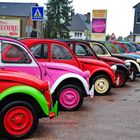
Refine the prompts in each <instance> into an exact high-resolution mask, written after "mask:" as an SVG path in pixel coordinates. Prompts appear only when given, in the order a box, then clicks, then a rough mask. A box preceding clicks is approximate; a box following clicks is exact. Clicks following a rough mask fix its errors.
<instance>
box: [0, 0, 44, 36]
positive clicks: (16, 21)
mask: <svg viewBox="0 0 140 140" xmlns="http://www.w3.org/2000/svg"><path fill="white" fill-rule="evenodd" d="M33 6H38V4H37V3H9V2H0V36H8V37H15V38H22V37H42V25H41V24H42V21H32V19H31V8H32V7H33Z"/></svg>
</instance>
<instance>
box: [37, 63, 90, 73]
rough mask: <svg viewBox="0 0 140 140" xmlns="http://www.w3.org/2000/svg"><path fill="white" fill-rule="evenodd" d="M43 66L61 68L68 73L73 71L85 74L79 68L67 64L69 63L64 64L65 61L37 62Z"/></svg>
mask: <svg viewBox="0 0 140 140" xmlns="http://www.w3.org/2000/svg"><path fill="white" fill-rule="evenodd" d="M39 63H40V64H41V65H42V66H43V67H46V68H48V69H56V70H63V71H67V72H70V73H75V74H78V75H81V76H83V75H84V74H85V72H87V71H85V72H83V71H82V70H81V69H79V68H77V67H75V66H73V65H69V64H65V63H55V62H39Z"/></svg>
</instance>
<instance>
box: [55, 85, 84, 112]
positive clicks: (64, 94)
mask: <svg viewBox="0 0 140 140" xmlns="http://www.w3.org/2000/svg"><path fill="white" fill-rule="evenodd" d="M57 99H58V101H59V109H61V110H65V111H75V110H78V109H79V108H80V107H81V105H82V104H83V100H84V97H83V93H82V90H81V89H80V88H79V87H78V86H76V85H71V84H69V85H64V86H63V87H61V88H60V90H59V91H58V92H57Z"/></svg>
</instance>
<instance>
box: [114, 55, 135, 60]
mask: <svg viewBox="0 0 140 140" xmlns="http://www.w3.org/2000/svg"><path fill="white" fill-rule="evenodd" d="M112 56H113V57H117V58H120V59H124V60H128V59H131V60H136V59H135V58H134V57H132V56H128V55H127V54H126V55H124V54H112Z"/></svg>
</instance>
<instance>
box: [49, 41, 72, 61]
mask: <svg viewBox="0 0 140 140" xmlns="http://www.w3.org/2000/svg"><path fill="white" fill-rule="evenodd" d="M51 55H52V56H51V58H52V59H72V54H71V53H70V51H69V50H68V49H67V48H65V47H64V46H61V45H59V44H51Z"/></svg>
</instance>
